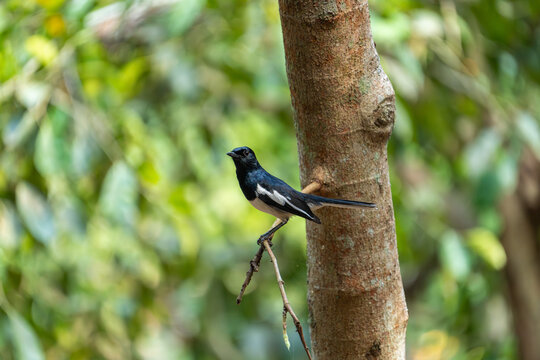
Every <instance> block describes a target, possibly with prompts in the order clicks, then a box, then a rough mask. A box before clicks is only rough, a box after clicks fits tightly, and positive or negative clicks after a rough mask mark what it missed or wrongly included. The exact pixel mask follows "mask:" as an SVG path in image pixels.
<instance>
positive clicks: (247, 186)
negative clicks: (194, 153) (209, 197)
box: [227, 146, 375, 242]
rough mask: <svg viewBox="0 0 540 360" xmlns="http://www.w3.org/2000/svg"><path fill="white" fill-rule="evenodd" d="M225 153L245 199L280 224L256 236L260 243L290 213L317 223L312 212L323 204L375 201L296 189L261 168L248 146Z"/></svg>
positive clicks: (346, 205)
mask: <svg viewBox="0 0 540 360" xmlns="http://www.w3.org/2000/svg"><path fill="white" fill-rule="evenodd" d="M227 155H229V156H230V157H232V159H233V161H234V165H236V176H237V178H238V182H239V184H240V188H241V189H242V192H243V193H244V196H245V197H246V199H248V201H249V202H250V203H251V205H253V206H254V207H255V208H256V209H258V210H260V211H263V212H265V213H268V214H270V215H273V216H275V217H276V218H278V219H280V220H281V222H280V223H279V224H277V225H276V226H274V227H273V228H271V229H270V230H269V231H268V232H266V233H265V234H263V235H262V236H261V237H260V238H259V242H260V241H262V240H264V239H267V238H268V237H269V236H270V235H272V234H273V233H274V232H276V230H278V229H279V228H280V227H282V226H283V225H285V224H286V223H287V221H289V218H290V217H291V216H293V215H297V216H301V217H303V218H304V219H307V220H311V221H314V222H316V223H317V224H320V223H321V220H320V219H319V218H318V217H317V216H316V215H315V214H314V213H313V210H316V209H318V208H321V207H323V206H336V207H342V208H357V207H370V208H374V207H375V204H373V203H369V202H362V201H352V200H340V199H329V198H325V197H322V196H317V195H312V194H304V193H302V192H299V191H296V190H295V189H293V188H292V187H290V186H289V185H287V184H286V183H285V182H284V181H283V180H281V179H278V178H277V177H275V176H273V175H271V174H269V173H268V172H267V171H266V170H264V169H263V167H262V166H261V165H260V164H259V162H258V161H257V158H256V157H255V153H254V152H253V150H251V149H250V148H248V147H247V146H242V147H238V148H236V149H233V150H232V151H230V152H228V153H227Z"/></svg>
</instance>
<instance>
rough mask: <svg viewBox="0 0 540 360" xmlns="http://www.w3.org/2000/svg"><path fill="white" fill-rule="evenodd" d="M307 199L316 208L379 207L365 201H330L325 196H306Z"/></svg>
mask: <svg viewBox="0 0 540 360" xmlns="http://www.w3.org/2000/svg"><path fill="white" fill-rule="evenodd" d="M304 195H305V199H306V201H307V202H308V204H312V205H314V206H315V207H323V206H336V207H341V208H357V207H370V208H375V207H377V205H375V204H374V203H369V202H364V201H353V200H341V199H330V198H325V197H323V196H317V195H312V194H304Z"/></svg>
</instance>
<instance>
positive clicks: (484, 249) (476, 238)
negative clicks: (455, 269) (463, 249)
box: [467, 228, 506, 270]
mask: <svg viewBox="0 0 540 360" xmlns="http://www.w3.org/2000/svg"><path fill="white" fill-rule="evenodd" d="M467 241H468V244H469V247H470V248H471V249H472V250H473V251H474V252H475V253H477V254H478V255H479V256H480V257H481V258H482V259H483V260H484V261H485V262H486V263H487V264H488V265H490V266H491V267H492V268H494V269H495V270H500V269H502V268H503V267H504V265H505V264H506V252H505V251H504V248H503V247H502V245H501V243H500V242H499V239H497V237H496V236H495V234H494V233H492V232H491V231H489V230H487V229H484V228H477V229H473V230H470V231H469V232H467Z"/></svg>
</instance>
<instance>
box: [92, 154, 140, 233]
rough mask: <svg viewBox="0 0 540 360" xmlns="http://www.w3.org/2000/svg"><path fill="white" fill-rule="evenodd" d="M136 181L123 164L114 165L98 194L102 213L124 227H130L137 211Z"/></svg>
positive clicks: (131, 172) (128, 168)
mask: <svg viewBox="0 0 540 360" xmlns="http://www.w3.org/2000/svg"><path fill="white" fill-rule="evenodd" d="M137 194H138V186H137V179H136V177H135V174H134V172H133V170H131V168H130V167H129V166H128V165H127V164H125V163H124V162H117V163H115V164H114V165H113V166H112V167H111V168H110V169H109V171H108V172H107V175H106V176H105V180H104V182H103V188H102V190H101V194H100V199H99V203H100V207H101V210H102V211H103V213H104V214H105V215H106V216H107V217H109V219H111V220H113V222H116V223H119V224H121V225H124V226H128V227H132V226H133V224H134V222H135V213H136V211H137Z"/></svg>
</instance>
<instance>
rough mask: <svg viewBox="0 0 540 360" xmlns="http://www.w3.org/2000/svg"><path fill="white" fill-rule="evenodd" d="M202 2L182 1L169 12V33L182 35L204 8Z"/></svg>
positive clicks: (194, 0)
mask: <svg viewBox="0 0 540 360" xmlns="http://www.w3.org/2000/svg"><path fill="white" fill-rule="evenodd" d="M205 3H206V1H204V0H183V1H181V2H179V3H178V4H177V5H176V6H175V7H174V8H173V9H172V10H171V11H170V13H169V14H170V15H169V16H170V18H171V21H169V22H168V23H169V24H170V25H169V26H170V28H171V31H172V32H173V33H175V34H182V33H183V32H184V31H186V30H187V29H188V28H189V27H190V26H191V25H192V24H193V22H194V21H195V20H196V19H197V16H199V14H200V13H201V11H202V10H203V8H204V5H205Z"/></svg>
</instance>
